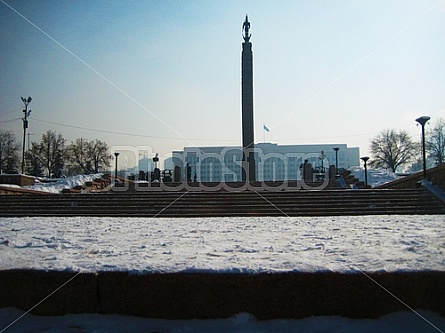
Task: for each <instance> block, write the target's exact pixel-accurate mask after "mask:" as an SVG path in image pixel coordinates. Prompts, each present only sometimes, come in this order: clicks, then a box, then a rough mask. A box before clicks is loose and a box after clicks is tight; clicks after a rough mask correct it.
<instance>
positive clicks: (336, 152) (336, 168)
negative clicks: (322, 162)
mask: <svg viewBox="0 0 445 333" xmlns="http://www.w3.org/2000/svg"><path fill="white" fill-rule="evenodd" d="M332 149H334V150H335V174H336V175H338V151H339V150H340V148H337V147H336V148H332Z"/></svg>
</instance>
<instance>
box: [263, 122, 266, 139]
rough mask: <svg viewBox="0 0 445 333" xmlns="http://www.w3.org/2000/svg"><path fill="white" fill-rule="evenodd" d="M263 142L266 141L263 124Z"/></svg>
mask: <svg viewBox="0 0 445 333" xmlns="http://www.w3.org/2000/svg"><path fill="white" fill-rule="evenodd" d="M263 143H266V129H265V128H264V124H263Z"/></svg>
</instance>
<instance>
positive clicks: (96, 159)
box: [87, 139, 112, 173]
mask: <svg viewBox="0 0 445 333" xmlns="http://www.w3.org/2000/svg"><path fill="white" fill-rule="evenodd" d="M87 149H88V150H87V156H88V158H89V160H90V161H91V165H92V167H93V172H94V173H98V172H99V170H100V169H104V168H106V167H109V166H111V158H112V156H111V154H109V153H108V150H109V148H108V145H107V143H106V142H103V141H100V140H97V139H96V140H94V141H91V142H89V143H88V148H87Z"/></svg>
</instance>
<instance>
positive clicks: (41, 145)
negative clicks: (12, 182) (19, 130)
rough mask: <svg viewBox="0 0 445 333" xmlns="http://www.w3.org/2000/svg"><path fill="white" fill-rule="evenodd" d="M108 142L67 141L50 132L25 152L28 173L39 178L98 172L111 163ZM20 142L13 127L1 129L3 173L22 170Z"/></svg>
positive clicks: (0, 143)
mask: <svg viewBox="0 0 445 333" xmlns="http://www.w3.org/2000/svg"><path fill="white" fill-rule="evenodd" d="M111 160H112V156H111V155H110V154H109V147H108V145H107V143H106V142H103V141H100V140H97V139H96V140H92V141H89V140H87V139H83V138H79V139H76V140H75V141H73V142H71V143H69V144H67V140H65V139H64V138H63V136H62V134H60V133H59V134H58V133H56V132H53V131H47V132H46V133H44V134H43V135H42V138H41V140H40V142H32V143H31V147H29V149H28V150H27V151H26V152H25V170H24V171H25V173H26V174H28V175H32V176H36V177H43V176H46V177H49V178H59V177H62V176H64V175H78V174H89V173H98V172H101V171H105V170H106V168H108V167H110V166H111ZM20 161H21V152H20V144H19V142H18V141H17V139H16V137H15V135H14V133H13V132H12V131H10V130H0V173H19V171H20Z"/></svg>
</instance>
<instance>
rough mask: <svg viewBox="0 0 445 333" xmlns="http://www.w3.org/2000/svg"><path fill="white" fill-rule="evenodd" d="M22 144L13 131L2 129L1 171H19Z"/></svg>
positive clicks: (0, 145)
mask: <svg viewBox="0 0 445 333" xmlns="http://www.w3.org/2000/svg"><path fill="white" fill-rule="evenodd" d="M19 151H20V144H19V143H18V142H17V140H16V137H15V135H14V133H13V132H12V131H9V130H8V131H4V130H0V173H18V169H19V166H20V154H19Z"/></svg>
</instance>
